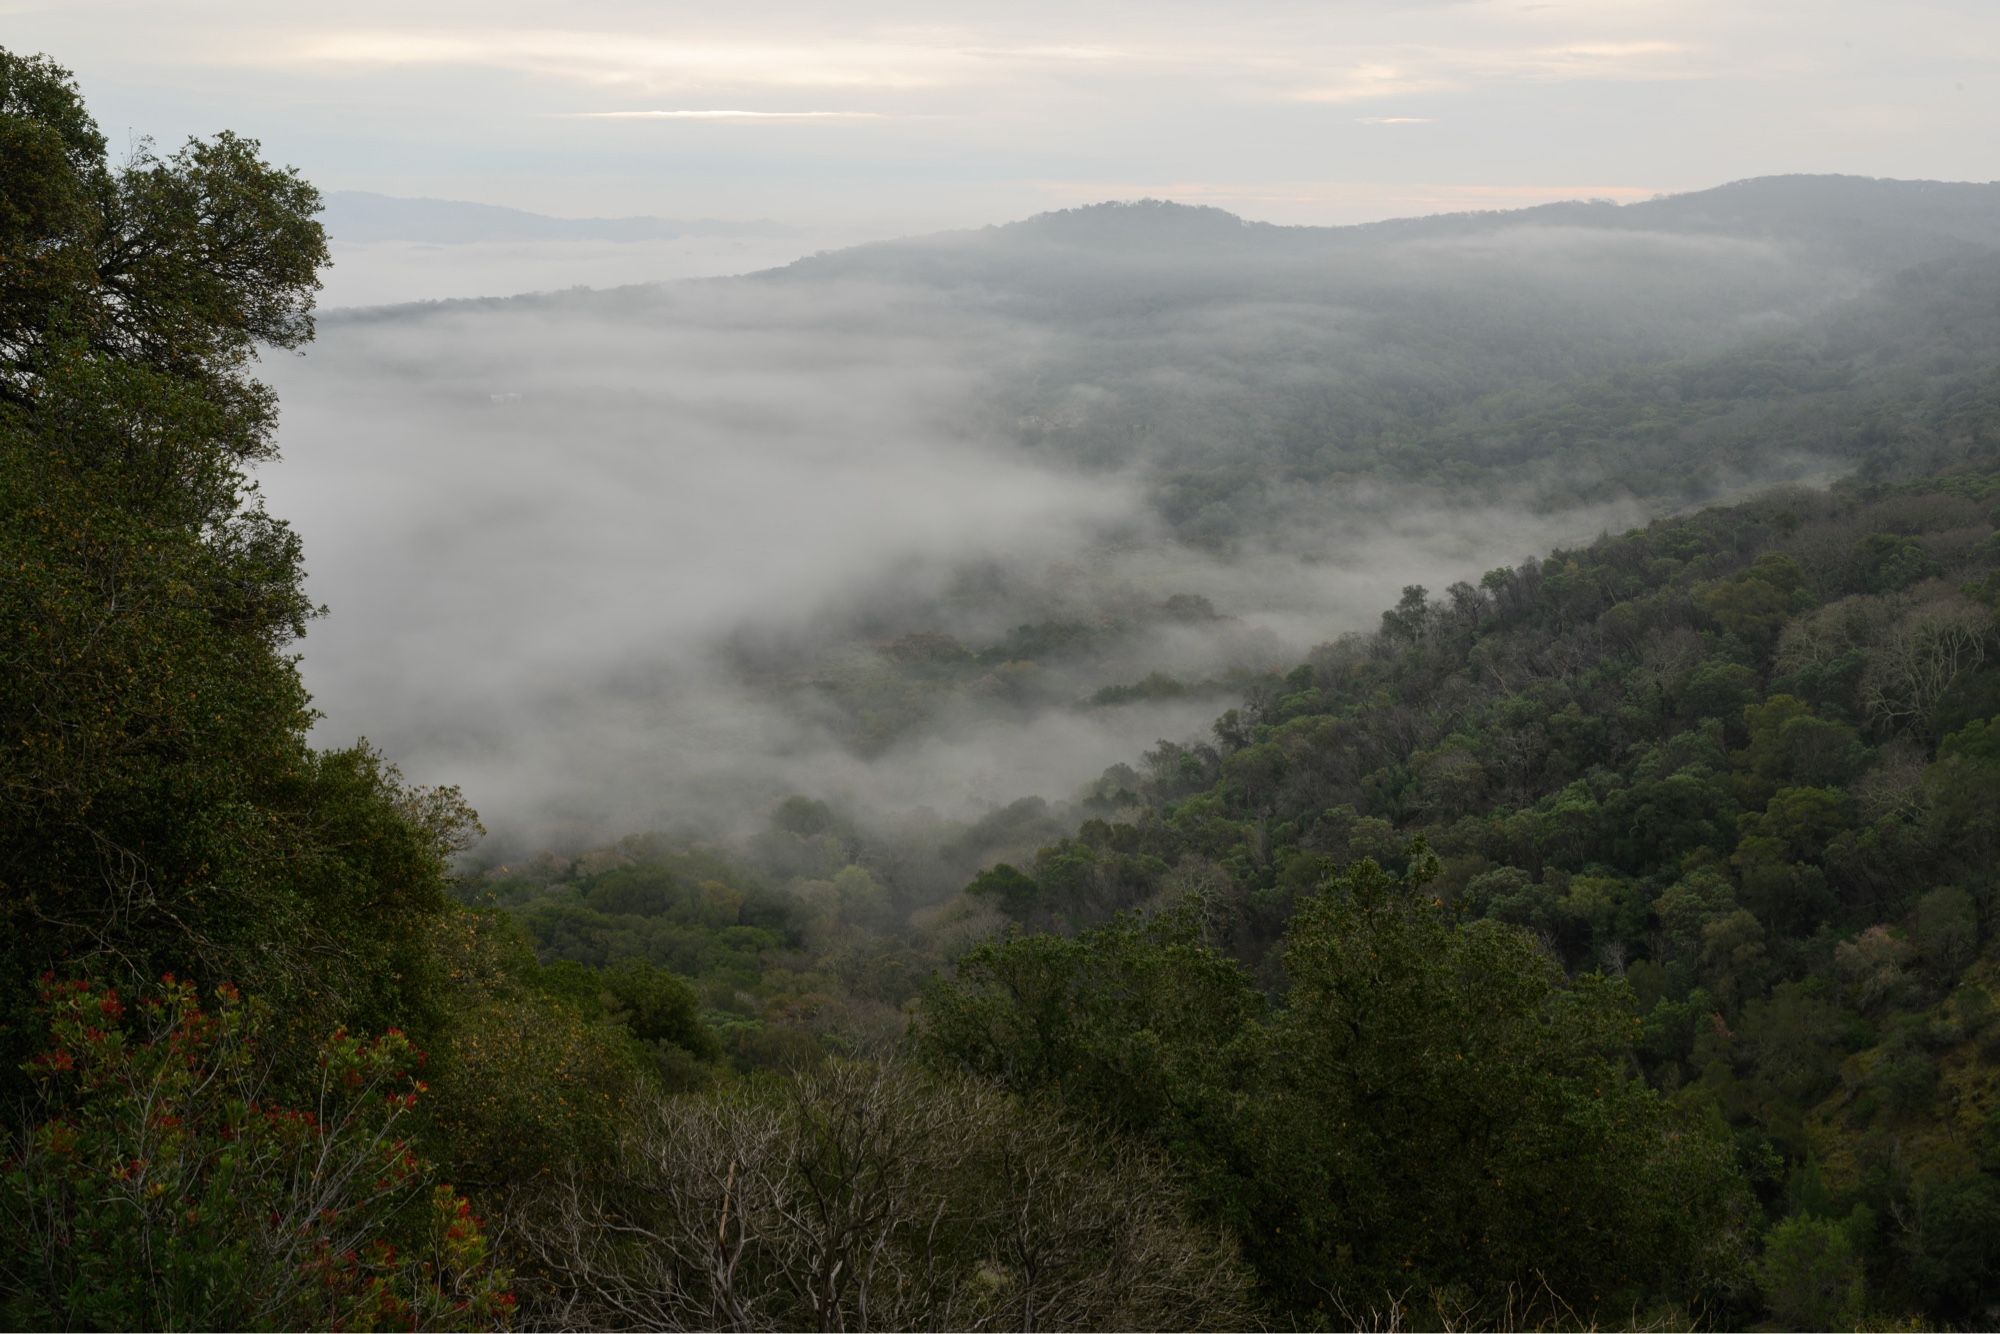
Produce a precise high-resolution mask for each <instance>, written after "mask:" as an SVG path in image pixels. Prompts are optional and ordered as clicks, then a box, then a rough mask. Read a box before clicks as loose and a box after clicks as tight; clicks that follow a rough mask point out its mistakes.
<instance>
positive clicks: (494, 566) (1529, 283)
mask: <svg viewBox="0 0 2000 1334" xmlns="http://www.w3.org/2000/svg"><path fill="white" fill-rule="evenodd" d="M1578 208H1580V209H1583V210H1584V215H1585V217H1586V219H1587V220H1595V221H1596V222H1598V223H1604V224H1607V225H1603V226H1585V225H1580V224H1579V223H1578V222H1577V220H1576V218H1575V217H1573V216H1570V215H1564V216H1562V217H1558V218H1553V219H1550V220H1549V221H1548V224H1547V225H1542V226H1523V225H1518V224H1517V223H1514V222H1511V221H1509V220H1507V219H1493V220H1478V219H1474V220H1464V219H1459V220H1439V222H1438V223H1436V224H1435V225H1432V224H1411V225H1408V226H1401V227H1390V228H1385V229H1347V230H1332V229H1320V230H1319V231H1313V230H1311V229H1305V230H1298V229H1292V230H1285V229H1275V228H1253V227H1247V226H1245V225H1244V224H1241V223H1238V222H1237V221H1236V220H1234V219H1229V218H1227V216H1226V215H1218V214H1215V213H1214V211H1213V210H1171V209H1163V208H1161V207H1160V206H1153V205H1148V206H1145V207H1143V208H1130V209H1124V210H1111V211H1108V212H1107V211H1103V210H1086V211H1084V212H1082V213H1077V214H1067V215H1058V216H1057V217H1055V218H1053V219H1048V220H1042V221H1040V222H1037V223H1036V224H1032V225H1030V226H1028V227H1026V228H1025V229H1024V228H1003V229H998V230H994V229H988V230H987V231H984V232H979V233H965V234H958V235H954V236H947V237H942V238H935V239H930V240H925V241H922V242H917V243H909V244H904V245H887V246H870V247H864V248H862V249H859V250H850V251H844V252H837V253H834V254H830V255H826V256H824V257H822V258H820V259H815V260H808V261H806V262H804V263H802V264H799V265H796V266H794V267H792V268H790V269H787V270H785V271H782V272H777V273H767V274H761V275H757V276H754V277H749V278H732V279H715V280H704V281H682V282H674V283H667V284H660V285H650V286H637V287H627V288H620V289H616V290H608V291H598V292H588V291H571V292H564V293H561V294H558V295H546V296H533V297H524V298H519V299H513V300H483V301H465V302H452V303H445V304H436V305H428V306H406V307H397V308H393V309H379V310H368V311H348V312H336V313H334V314H332V315H330V316H328V317H326V318H325V319H323V321H322V327H321V332H320V338H319V341H318V342H317V343H316V344H314V345H313V346H312V347H311V348H310V349H309V353H308V355H306V356H305V357H303V358H284V359H282V360H278V361H274V362H272V363H270V364H269V365H268V366H267V370H268V371H269V373H270V377H271V378H272V380H273V382H274V384H275V387H276V388H277V390H278V392H279V394H280V396H281V401H282V402H283V404H284V422H283V432H282V438H283V443H284V449H285V459H284V461H283V462H282V464H280V465H279V466H277V467H275V468H272V469H270V470H268V472H267V474H266V476H265V477H264V486H265V490H266V493H267V495H268V497H269V500H270V503H271V507H272V509H273V510H274V511H275V512H277V513H279V514H281V515H284V516H285V517H287V518H289V519H290V520H292V521H293V522H294V523H295V525H296V526H297V527H298V528H299V529H300V531H301V532H302V534H303V536H304V538H305V541H306V544H307V568H308V569H309V571H310V572H311V581H310V591H311V593H312V595H313V596H314V597H315V598H316V599H317V600H319V601H322V602H324V603H326V604H328V606H329V607H330V608H331V611H330V614H329V615H327V616H326V617H324V618H323V619H321V620H319V621H317V622H315V623H314V625H313V626H312V628H311V631H310V634H309V635H308V637H307V639H306V640H305V642H304V644H303V646H302V647H303V662H302V669H303V671H304V673H305V677H306V681H307V683H308V685H309V687H310V688H311V689H312V691H313V692H314V695H315V697H316V701H317V704H318V707H319V708H320V709H321V710H323V711H324V715H325V717H324V720H323V721H322V723H321V724H320V727H319V731H318V736H319V739H320V740H321V741H322V742H325V743H339V742H344V741H347V740H350V739H352V738H353V737H354V736H356V735H358V734H364V733H365V734H366V735H367V736H368V737H369V738H370V740H371V741H373V742H374V743H375V744H377V745H378V746H380V747H381V748H382V749H383V750H385V751H386V752H387V754H388V755H389V756H390V757H391V758H392V759H394V760H395V761H397V762H398V763H399V764H400V765H401V766H402V767H403V768H404V769H405V771H406V772H407V773H408V774H409V775H410V776H411V777H412V778H413V779H415V780H417V781H420V782H450V783H457V784H460V785H461V786H463V788H464V789H465V791H466V794H467V796H468V797H469V798H470V799H471V800H472V802H473V803H474V804H475V805H476V806H477V807H478V808H479V809H480V811H481V812H482V814H483V816H484V817H485V819H486V822H487V824H488V826H489V828H491V829H492V830H493V831H494V834H495V846H498V847H507V848H520V847H532V846H540V845H542V844H545V843H547V844H556V845H571V846H576V845H582V844H585V843H588V842H590V841H591V840H603V839H608V838H613V837H616V836H618V835H621V834H623V833H627V832H632V831H635V830H643V829H678V830H691V831H698V832H702V833H705V834H713V835H721V834H728V833H732V832H740V831H743V830H747V829H750V828H753V827H755V826H757V825H758V824H759V823H760V822H761V821H762V820H763V819H765V818H766V816H767V815H768V813H769V811H770V810H771V808H772V807H773V806H774V805H775V804H776V803H777V802H779V801H780V800H782V799H783V798H784V797H786V796H788V795H791V794H805V795H809V796H812V797H816V798H821V799H826V800H830V801H834V802H836V803H839V804H841V805H843V806H844V807H846V808H847V809H849V810H850V811H852V812H855V813H857V814H858V815H860V816H862V817H864V818H865V817H868V816H873V817H876V818H879V819H882V820H888V819H892V818H897V817H900V816H902V815H906V814H909V813H912V812H925V811H927V812H930V813H932V814H934V815H936V816H938V817H942V818H945V819H966V818H974V817H977V816H978V815H980V814H981V813H983V812H985V811H987V810H990V809H992V808H993V807H995V806H997V805H1000V804H1004V803H1007V802H1010V801H1013V800H1015V799H1017V798H1019V797H1023V796H1028V795H1039V796H1043V797H1046V798H1049V799H1052V800H1060V799H1063V798H1065V797H1068V796H1070V795H1071V794H1073V793H1075V792H1076V791H1077V790H1078V789H1079V787H1080V785H1083V784H1085V783H1087V782H1089V781H1090V780H1092V779H1093V778H1095V777H1096V776H1097V775H1098V774H1099V773H1101V772H1102V771H1103V770H1104V769H1105V768H1106V767H1107V766H1110V765H1113V764H1117V763H1120V762H1130V761H1135V760H1136V759H1137V758H1138V757H1139V756H1140V755H1141V753H1142V752H1144V751H1145V750H1146V749H1148V748H1149V747H1151V746H1152V745H1153V744H1154V743H1156V742H1157V741H1160V740H1162V739H1167V740H1176V741H1179V740H1189V739H1193V738H1196V737H1199V736H1201V735H1203V734H1205V732H1206V730H1207V727H1208V725H1209V723H1210V722H1211V720H1212V719H1213V718H1214V717H1215V716H1216V715H1217V714H1219V713H1220V712H1221V711H1222V710H1223V709H1225V708H1227V707H1229V706H1230V705H1231V704H1232V703H1233V702H1235V700H1236V699H1238V698H1240V696H1241V693H1242V690H1243V689H1244V688H1245V686H1246V684H1248V683H1250V682H1252V681H1254V680H1256V679H1258V678H1259V677H1260V676H1261V675H1263V674H1268V673H1271V672H1282V671H1285V670H1289V669H1290V668H1291V667H1292V666H1293V665H1295V664H1296V663H1298V662H1299V661H1300V660H1302V658H1303V657H1304V655H1305V654H1306V652H1307V651H1308V650H1309V649H1310V648H1311V647H1312V646H1313V645H1315V644H1317V643H1321V642H1324V641H1326V640H1329V639H1332V638H1335V637H1337V636H1339V635H1341V634H1343V633H1347V632H1350V631H1355V630H1366V629H1369V628H1371V627H1372V626H1373V625H1375V624H1376V623H1377V621H1378V618H1379V615H1380V612H1381V611H1382V609H1383V608H1385V607H1386V606H1388V605H1390V604H1392V603H1394V602H1395V601H1396V599H1397V597H1398V596H1399V594H1400V592H1401V590H1402V589H1403V587H1405V586H1406V585H1409V584H1424V585H1426V586H1428V587H1430V588H1432V589H1434V590H1435V589H1439V588H1442V587H1443V586H1444V585H1446V584H1448V583H1450V582H1452V581H1454V580H1457V579H1477V578H1478V576H1479V575H1480V574H1481V573H1482V572H1483V571H1485V570H1488V569H1491V568H1492V567H1494V566H1497V565H1502V564H1513V563H1516V562H1518V561H1520V560H1521V559H1523V558H1526V557H1530V556H1534V555H1538V554H1540V553H1543V552H1546V551H1547V550H1549V549H1551V548H1552V547H1556V546H1560V545H1563V544H1573V543H1577V542H1582V541H1587V540H1589V539H1590V538H1591V537H1593V536H1594V535H1596V534H1597V533H1599V532H1601V531H1606V530H1616V529H1620V528H1623V527H1626V526H1629V525H1631V524H1633V523H1636V522H1639V521H1642V520H1643V519H1644V518H1645V517H1646V516H1647V515H1649V514H1653V513H1659V512H1661V511H1663V510H1665V509H1668V508H1671V507H1673V506H1675V505H1678V504H1683V503H1688V501H1689V499H1690V493H1689V492H1688V486H1689V485H1692V483H1690V482H1689V481H1688V479H1689V478H1691V477H1694V476H1696V474H1701V475H1702V476H1703V477H1705V479H1706V480H1705V481H1704V482H1703V483H1702V485H1704V486H1706V487H1707V492H1706V494H1707V495H1709V496H1711V497H1712V496H1713V495H1715V494H1719V493H1720V492H1722V491H1725V490H1727V489H1728V488H1730V487H1736V486H1748V485H1756V484H1760V483H1764V482H1769V481H1776V480H1784V479H1786V478H1791V477H1799V476H1805V475H1812V474H1819V473H1825V472H1827V471H1828V470H1829V467H1830V466H1831V465H1830V464H1829V463H1828V461H1827V460H1826V459H1824V458H1821V457H1819V456H1817V455H1816V454H1815V453H1814V446H1813V445H1812V443H1811V441H1807V442H1806V443H1804V444H1800V443H1798V442H1796V441H1794V442H1792V443H1789V444H1788V443H1787V442H1786V441H1785V440H1784V439H1783V438H1782V433H1774V432H1771V431H1769V430H1767V429H1766V427H1765V426H1764V425H1762V424H1760V422H1758V421H1755V420H1750V419H1748V418H1745V417H1744V415H1743V414H1742V413H1741V412H1740V410H1738V409H1737V408H1735V407H1732V406H1730V405H1727V404H1726V405H1725V407H1726V408H1727V411H1725V412H1723V413H1722V414H1721V415H1720V417H1719V418H1718V420H1721V421H1722V422H1723V423H1724V426H1721V427H1701V426H1694V427H1683V428H1681V434H1680V435H1679V436H1671V435H1668V436H1662V435H1660V434H1659V433H1658V432H1657V431H1655V432H1653V433H1652V435H1651V436H1648V437H1645V438H1643V439H1638V440H1636V441H1635V440H1626V439H1621V440H1618V441H1615V442H1614V441H1612V440H1610V439H1609V438H1606V439H1605V440H1603V441H1602V442H1599V441H1597V440H1596V438H1595V437H1593V436H1592V435H1590V434H1589V432H1588V430H1586V431H1584V433H1583V434H1580V435H1579V434H1578V433H1577V430H1576V429H1575V423H1574V422H1573V421H1572V420H1571V418H1572V417H1573V416H1574V413H1573V412H1572V409H1571V399H1572V397H1573V396H1574V395H1575V394H1576V393H1578V392H1579V390H1578V386H1584V387H1585V388H1588V387H1589V386H1591V385H1598V384H1600V383H1614V384H1615V382H1600V381H1597V380H1593V379H1592V378H1591V377H1593V376H1598V375H1601V374H1603V373H1604V372H1605V371H1606V370H1615V369H1616V368H1618V367H1620V366H1626V365H1640V364H1652V363H1655V362H1657V363H1659V364H1661V365H1697V364H1698V362H1689V361H1688V360H1687V359H1688V358H1691V357H1693V358H1699V357H1700V356H1701V355H1703V354H1705V353H1709V352H1715V351H1719V350H1726V349H1728V348H1731V347H1734V346H1736V345H1738V344H1739V343H1741V342H1742V341H1743V340H1746V339H1765V340H1768V339H1770V338H1771V337H1773V336H1776V335H1778V334H1796V333H1797V331H1799V330H1804V329H1809V328H1811V327H1812V325H1813V323H1814V321H1815V320H1817V319H1818V318H1819V317H1820V315H1821V314H1822V313H1823V312H1824V311H1825V310H1826V309H1828V308H1829V307H1830V306H1832V305H1834V304H1837V303H1838V302H1840V301H1841V300H1843V299H1845V298H1846V297H1847V296H1848V295H1850V294H1851V293H1852V292H1854V291H1855V290H1858V288H1859V287H1860V285H1861V284H1862V282H1863V278H1862V275H1861V270H1860V268H1859V267H1858V266H1857V265H1855V264H1853V263H1851V262H1849V261H1848V260H1847V259H1845V258H1843V257H1841V256H1837V255H1830V254H1829V253H1828V252H1826V251H1825V250H1824V248H1822V249H1821V250H1818V251H1815V250H1813V249H1812V248H1811V247H1809V246H1803V245H1800V244H1797V243H1793V242H1788V241H1786V240H1784V239H1783V238H1782V237H1772V236H1770V235H1757V234H1747V233H1746V234H1745V235H1713V234H1708V233H1707V232H1701V233H1695V232H1690V233H1689V234H1685V235H1681V234H1672V233H1669V232H1665V231H1660V230H1657V229H1655V228H1652V227H1650V226H1648V227H1641V226H1635V225H1634V222H1633V221H1628V220H1627V219H1628V218H1632V216H1633V215H1635V214H1636V213H1637V210H1608V211H1606V210H1595V211H1593V210H1592V209H1590V208H1589V207H1587V206H1578ZM1711 230H1712V228H1711ZM606 244H612V243H606ZM617 244H621V245H628V246H629V245H630V244H632V243H617ZM451 248H454V247H447V249H451ZM456 248H458V249H463V248H464V247H462V246H461V247H456ZM625 253H626V254H627V256H628V257H629V256H630V255H631V254H632V253H634V252H631V251H629V250H628V251H626V252H625ZM1107 257H1108V258H1107ZM483 262H484V261H471V263H474V264H475V265H476V264H477V263H483ZM503 268H504V266H503ZM468 271H469V270H468ZM511 271H512V272H514V273H515V274H516V276H517V277H522V276H525V274H526V271H525V270H511ZM480 281H482V282H492V283H501V282H503V281H504V280H503V279H502V278H501V277H499V276H497V273H496V276H493V277H490V278H482V279H480ZM385 290H386V288H385ZM1662 358H1668V359H1675V358H1677V359H1679V360H1678V361H1671V360H1670V361H1667V362H1662V361H1661V359H1662ZM1668 373H1669V372H1666V371H1659V372H1648V374H1649V375H1651V376H1654V377H1655V378H1657V377H1658V376H1659V375H1664V374H1668ZM1672 374H1680V372H1677V371H1676V372H1672ZM1646 383H1652V381H1651V380H1649V381H1647V382H1646ZM1589 392H1592V393H1603V392H1612V391H1610V390H1604V389H1602V388H1598V389H1590V390H1589ZM1616 392H1620V393H1624V392H1627V391H1626V390H1622V389H1619V390H1616ZM1644 392H1645V393H1647V394H1651V393H1653V392H1654V391H1653V390H1651V389H1647V390H1645V391H1644ZM1661 392H1668V391H1661ZM1671 393H1672V394H1674V395H1678V393H1679V391H1678V390H1674V391H1671ZM1542 403H1549V404H1554V405H1555V409H1556V411H1557V412H1558V417H1557V418H1556V419H1554V420H1555V423H1556V424H1555V425H1551V424H1550V423H1549V421H1547V420H1545V419H1544V418H1543V417H1539V416H1537V415H1536V414H1537V413H1538V412H1541V411H1542V408H1541V407H1539V406H1538V405H1539V404H1542ZM1627 415H1631V410H1629V409H1628V410H1627ZM1739 419H1740V420H1739ZM1586 426H1587V419H1586ZM1690 431H1694V432H1696V433H1695V434H1689V432H1690ZM1704 432H1705V433H1704ZM1767 436H1768V437H1770V438H1768V439H1767V438H1766V437H1767ZM1717 441H1720V442H1721V443H1719V444H1718V443H1717ZM1696 447H1698V448H1699V449H1700V450H1706V451H1708V452H1709V453H1710V454H1711V455H1712V456H1713V457H1712V458H1711V459H1710V460H1708V462H1707V463H1706V464H1704V465H1702V466H1697V464H1696V462H1694V461H1690V460H1685V459H1681V458H1680V456H1681V455H1682V454H1687V453H1689V452H1690V450H1691V449H1694V448H1696ZM1649 451H1650V452H1649ZM1662 451H1664V452H1666V453H1668V454H1671V455H1673V456H1674V457H1675V458H1676V460H1677V461H1676V464H1675V467H1674V468H1673V469H1672V470H1671V471H1672V472H1673V475H1674V477H1675V478H1676V481H1675V482H1674V487H1675V489H1674V491H1673V492H1672V493H1671V494H1669V493H1667V492H1665V491H1656V492H1648V491H1647V490H1646V488H1645V486H1644V484H1643V481H1632V480H1629V479H1630V478H1633V477H1638V478H1641V479H1643V477H1644V475H1645V467H1646V465H1647V463H1648V460H1649V459H1652V458H1654V457H1655V456H1656V455H1658V454H1659V453H1661V452H1662ZM1704 468H1705V471H1704Z"/></svg>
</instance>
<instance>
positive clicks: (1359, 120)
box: [1354, 116, 1437, 125]
mask: <svg viewBox="0 0 2000 1334" xmlns="http://www.w3.org/2000/svg"><path fill="white" fill-rule="evenodd" d="M1354 123H1355V124H1356V125H1435V124H1437V117H1436V116H1357V117H1355V119H1354Z"/></svg>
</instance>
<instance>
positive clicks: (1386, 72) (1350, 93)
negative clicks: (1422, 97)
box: [1293, 65, 1457, 103]
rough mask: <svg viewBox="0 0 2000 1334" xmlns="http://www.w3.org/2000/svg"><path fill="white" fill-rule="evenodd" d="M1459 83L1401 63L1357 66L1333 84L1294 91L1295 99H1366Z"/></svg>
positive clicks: (1444, 88) (1441, 89)
mask: <svg viewBox="0 0 2000 1334" xmlns="http://www.w3.org/2000/svg"><path fill="white" fill-rule="evenodd" d="M1456 86H1457V83H1456V81H1455V80H1453V79H1450V78H1445V77H1441V76H1438V75H1425V74H1418V73H1415V72H1414V71H1411V70H1409V69H1406V68H1404V67H1402V66H1400V65H1356V66H1354V67H1353V68H1352V69H1349V70H1347V71H1345V72H1344V73H1342V74H1341V75H1340V76H1338V77H1337V78H1335V79H1334V80H1333V81H1332V82H1330V83H1321V84H1317V85H1315V86H1313V87H1311V88H1307V89H1304V90H1302V91H1300V92H1297V93H1295V94H1293V100H1295V101H1299V102H1334V103H1340V102H1367V101H1372V100H1374V99H1376V98H1381V97H1405V96H1409V95H1410V94H1413V93H1436V92H1444V91H1447V90H1449V89H1451V88H1454V87H1456Z"/></svg>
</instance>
